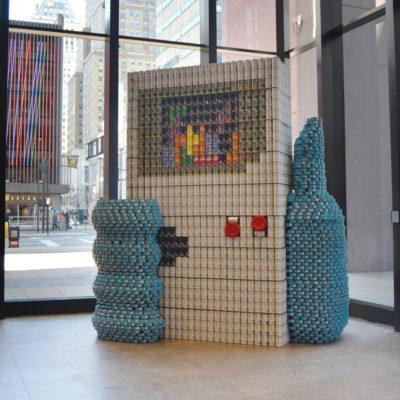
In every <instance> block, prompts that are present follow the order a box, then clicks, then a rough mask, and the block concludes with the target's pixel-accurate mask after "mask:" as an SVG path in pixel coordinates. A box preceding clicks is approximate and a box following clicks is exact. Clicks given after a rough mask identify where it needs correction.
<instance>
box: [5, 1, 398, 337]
mask: <svg viewBox="0 0 400 400" xmlns="http://www.w3.org/2000/svg"><path fill="white" fill-rule="evenodd" d="M9 1H10V0H2V1H1V2H0V57H1V58H2V59H8V57H7V54H8V32H24V33H37V34H43V35H48V36H58V37H73V38H77V39H90V40H101V41H104V42H105V43H106V46H105V48H106V50H105V59H106V63H107V62H108V67H107V68H106V69H105V76H106V77H107V79H105V93H108V94H109V99H110V100H111V98H113V99H115V98H116V99H118V45H119V43H125V44H143V45H151V46H160V47H173V48H180V49H191V50H196V51H200V52H201V54H202V62H207V63H210V62H217V54H218V53H225V54H237V55H248V56H260V57H269V56H278V57H280V58H281V59H282V60H284V59H288V58H293V57H295V56H297V55H300V54H302V53H304V52H306V51H309V50H310V49H312V48H314V47H317V52H318V53H319V57H318V69H319V71H320V72H321V74H320V76H319V85H318V86H319V98H320V100H321V99H323V101H322V102H321V104H320V110H322V112H323V114H324V115H325V116H326V117H328V115H329V113H332V109H331V107H327V105H326V104H327V103H328V104H329V103H330V102H331V103H335V104H336V106H337V105H338V104H339V108H340V109H342V106H341V102H342V100H341V94H340V93H339V94H336V95H334V96H332V90H333V89H332V87H329V86H327V85H326V82H325V81H326V79H328V78H327V77H329V76H330V74H332V71H333V70H332V68H333V67H332V66H327V65H326V64H327V61H326V60H327V59H329V57H331V56H332V54H330V53H332V52H333V53H334V54H338V53H340V45H339V48H338V47H337V46H336V48H334V46H333V48H332V46H331V45H329V42H331V41H332V40H333V41H335V40H336V41H337V40H339V41H341V37H342V35H343V34H344V33H347V32H350V31H351V30H354V29H357V28H359V27H361V26H363V25H365V24H367V23H369V22H371V21H374V20H376V19H378V18H380V17H382V16H383V15H385V14H386V13H387V19H388V21H389V24H391V23H392V22H393V24H392V25H391V28H390V29H388V40H389V45H391V46H392V47H391V48H397V49H399V47H400V37H399V36H400V33H399V28H396V29H395V28H394V21H396V23H397V27H399V26H400V16H399V14H400V11H399V9H400V5H399V2H400V0H387V4H386V7H385V6H381V7H377V8H375V9H373V10H370V11H368V12H366V13H364V14H362V15H360V16H359V17H357V18H355V19H353V20H351V21H349V22H347V23H345V24H342V23H341V21H338V17H337V12H338V11H339V10H338V9H337V8H336V14H335V15H334V16H333V17H334V18H336V24H333V25H334V26H332V27H330V29H326V27H327V25H326V23H327V18H329V19H332V16H329V15H328V13H326V12H322V13H321V10H322V11H324V10H323V9H321V7H322V6H323V3H325V7H326V3H328V2H324V1H323V0H317V5H318V7H319V11H320V12H319V13H318V14H319V17H318V19H317V23H318V25H319V35H318V37H317V40H315V41H311V42H309V43H307V44H305V45H303V46H300V47H297V48H292V49H290V50H286V49H287V48H289V46H288V43H289V25H290V20H289V12H288V0H276V3H275V4H276V10H275V11H276V37H277V39H276V51H275V52H271V51H260V50H254V49H242V48H235V47H227V46H218V44H217V26H216V24H217V19H216V16H217V12H216V0H200V1H201V4H202V10H203V11H202V19H201V22H200V24H201V27H203V33H202V41H201V43H200V44H197V43H188V42H178V41H169V40H160V39H154V38H144V37H143V38H142V37H135V36H132V37H131V36H126V35H119V15H118V14H119V13H118V8H119V4H118V3H119V2H114V1H111V0H106V18H105V20H106V23H107V25H106V27H105V32H104V33H94V32H79V31H72V30H67V29H50V28H33V27H21V26H18V25H12V24H10V25H9V21H8V10H9ZM338 1H339V0H333V2H338ZM114 3H116V4H114ZM338 38H339V39H338ZM107 48H108V49H107ZM107 58H108V61H107ZM399 58H400V55H399V51H397V52H396V53H395V56H394V57H389V79H390V82H395V83H396V84H395V85H389V86H390V88H391V91H390V105H391V114H390V115H391V136H392V143H395V144H396V145H397V144H398V143H400V131H399V130H400V122H399V121H398V120H397V118H398V117H397V115H400V108H399V104H400V87H399V86H400V71H399V70H400V59H399ZM334 68H336V69H337V68H340V63H336V64H335V66H334ZM341 68H343V59H341ZM6 76H7V65H5V64H4V63H3V64H0V93H2V94H3V96H2V99H3V101H2V102H1V103H0V127H1V126H5V125H6V114H7V103H6V101H4V99H5V98H7V95H6V93H7V86H6V82H7V79H6ZM338 86H343V82H342V78H341V82H339V85H338ZM341 90H342V88H339V92H340V91H341ZM4 94H5V95H4ZM324 103H325V106H324ZM332 106H333V104H332ZM324 108H325V109H324ZM104 113H105V119H106V115H107V123H106V121H105V133H106V132H107V136H108V139H106V138H105V146H104V149H105V153H106V154H105V155H104V158H105V161H104V168H105V173H104V184H105V193H106V195H107V197H108V198H117V197H118V192H117V191H118V186H117V187H115V185H112V186H110V183H109V182H110V180H111V181H114V182H117V179H115V176H117V177H118V152H117V151H116V149H118V145H117V142H116V141H115V136H117V134H116V131H117V129H116V128H117V127H118V101H115V102H113V101H109V102H108V103H106V104H105V110H104ZM343 118H344V115H343ZM328 119H329V117H328ZM340 125H341V126H342V125H343V122H342V121H341V122H340ZM1 132H5V130H4V129H0V160H2V162H3V168H0V209H1V210H4V208H5V170H6V168H5V157H4V155H5V140H3V139H5V138H4V133H1ZM338 148H339V150H340V151H341V152H342V153H343V143H341V144H339V145H338ZM398 150H400V149H399V148H398V146H397V147H396V146H393V145H392V164H393V163H394V164H393V165H392V168H393V170H394V171H397V173H396V174H397V175H396V174H395V177H394V178H393V193H394V199H393V207H394V209H399V208H400V204H397V203H400V199H399V197H400V194H399V193H400V182H399V179H398V176H400V161H399V159H400V158H399V155H398ZM326 152H327V157H328V158H329V157H332V153H331V150H330V147H329V146H328V147H327V149H326ZM115 154H117V155H116V156H115ZM106 159H107V162H106ZM342 161H343V160H342ZM342 170H343V169H342ZM344 171H345V170H344ZM336 172H337V171H336V170H335V173H336ZM330 174H331V173H330ZM341 175H342V178H341V179H343V173H342V174H341ZM330 180H331V178H330V176H329V174H328V181H330ZM339 187H340V188H341V189H338V190H339V197H340V196H343V183H341V186H340V182H339ZM344 190H345V188H344ZM340 191H342V193H340ZM344 193H345V192H344ZM333 194H334V195H336V196H337V193H335V191H333ZM396 207H397V208H396ZM393 227H394V241H395V242H396V243H398V240H399V239H400V229H399V224H397V225H396V224H394V225H393ZM2 235H3V236H2ZM0 237H4V213H3V212H1V215H0ZM394 247H396V246H394ZM394 274H395V307H394V309H393V308H391V307H385V306H380V305H377V304H370V303H365V302H362V301H358V300H355V299H351V301H350V312H351V315H353V316H358V317H361V318H364V319H368V320H371V321H375V322H382V323H388V324H393V325H394V326H395V329H396V330H399V329H400V251H397V250H395V271H394ZM94 306H95V299H94V298H78V299H40V300H28V301H26V300H21V301H5V300H4V242H3V243H2V246H1V254H0V318H4V316H5V315H7V316H15V315H31V314H46V313H69V312H85V311H86V312H90V311H93V310H94Z"/></svg>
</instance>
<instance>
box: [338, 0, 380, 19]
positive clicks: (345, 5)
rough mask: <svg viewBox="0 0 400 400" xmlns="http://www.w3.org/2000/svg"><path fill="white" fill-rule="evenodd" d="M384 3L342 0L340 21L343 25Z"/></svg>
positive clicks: (375, 0) (378, 0)
mask: <svg viewBox="0 0 400 400" xmlns="http://www.w3.org/2000/svg"><path fill="white" fill-rule="evenodd" d="M385 3H386V1H385V0H351V1H348V0H346V1H345V0H342V21H343V23H346V22H349V21H351V20H352V19H354V18H357V17H359V16H360V15H362V14H364V13H366V12H367V11H370V10H372V9H374V8H375V7H379V6H381V5H384V4H385Z"/></svg>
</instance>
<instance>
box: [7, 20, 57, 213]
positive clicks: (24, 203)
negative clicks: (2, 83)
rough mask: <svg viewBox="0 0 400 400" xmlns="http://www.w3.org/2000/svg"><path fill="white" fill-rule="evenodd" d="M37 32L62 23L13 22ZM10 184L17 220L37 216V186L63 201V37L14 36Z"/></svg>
mask: <svg viewBox="0 0 400 400" xmlns="http://www.w3.org/2000/svg"><path fill="white" fill-rule="evenodd" d="M12 23H13V24H16V25H21V26H30V27H37V28H41V27H44V28H54V27H56V28H57V27H59V26H58V25H49V24H43V23H27V22H20V21H13V22H12ZM7 83H8V99H7V101H8V116H7V129H6V142H7V171H6V174H7V178H6V179H7V186H6V191H7V194H8V195H9V203H8V205H9V206H12V207H11V208H10V211H12V216H16V217H18V216H24V217H31V216H34V214H35V210H36V208H35V207H36V204H37V202H38V198H37V192H38V189H37V184H38V181H39V180H41V181H45V182H46V184H49V187H48V190H47V191H46V192H47V193H48V195H49V197H50V199H51V202H52V203H54V202H55V203H59V202H60V194H61V193H62V192H63V191H64V189H65V188H63V187H62V186H60V185H59V183H60V151H61V142H60V139H61V113H62V111H61V98H62V39H59V38H55V37H50V36H45V35H35V34H29V33H17V34H14V33H11V34H10V37H9V58H8V82H7Z"/></svg>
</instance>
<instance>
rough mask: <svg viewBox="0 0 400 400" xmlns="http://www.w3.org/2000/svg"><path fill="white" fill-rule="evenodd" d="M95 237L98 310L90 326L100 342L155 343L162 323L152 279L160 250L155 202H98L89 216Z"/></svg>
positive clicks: (158, 293)
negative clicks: (101, 340) (94, 230)
mask: <svg viewBox="0 0 400 400" xmlns="http://www.w3.org/2000/svg"><path fill="white" fill-rule="evenodd" d="M92 222H93V225H94V227H95V229H96V232H97V237H96V240H95V242H94V244H93V256H94V259H95V261H96V264H97V267H98V275H97V276H96V279H95V282H94V284H93V290H94V293H95V295H96V298H97V306H96V310H95V313H94V314H93V318H92V321H93V325H94V327H95V329H96V330H97V334H98V336H99V338H101V339H107V340H115V341H121V342H154V341H156V340H158V339H159V337H160V334H161V332H162V329H163V327H164V319H163V318H162V316H161V314H160V310H159V302H160V298H161V293H162V284H161V280H160V278H159V277H158V276H157V267H158V264H159V262H160V259H161V250H160V247H159V245H158V243H157V240H156V234H157V231H158V230H159V228H160V226H161V222H162V217H161V213H160V210H159V208H158V205H157V202H156V201H155V200H100V201H98V202H97V204H96V207H95V208H94V210H93V213H92Z"/></svg>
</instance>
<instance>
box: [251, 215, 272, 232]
mask: <svg viewBox="0 0 400 400" xmlns="http://www.w3.org/2000/svg"><path fill="white" fill-rule="evenodd" d="M267 225H268V223H267V219H266V218H265V217H264V216H263V215H255V216H254V217H253V219H252V220H251V226H252V227H253V229H254V230H255V231H259V232H261V231H265V228H266V227H267Z"/></svg>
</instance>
